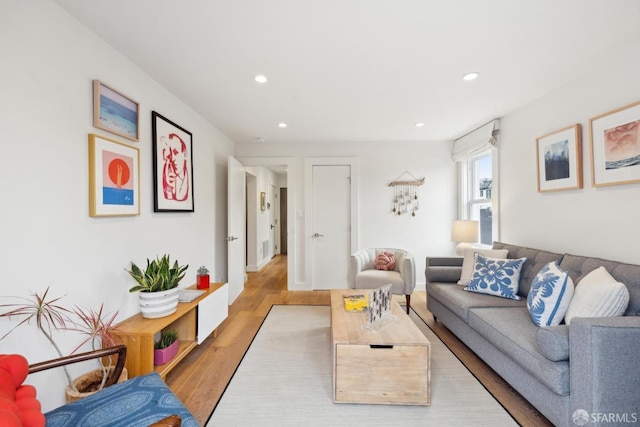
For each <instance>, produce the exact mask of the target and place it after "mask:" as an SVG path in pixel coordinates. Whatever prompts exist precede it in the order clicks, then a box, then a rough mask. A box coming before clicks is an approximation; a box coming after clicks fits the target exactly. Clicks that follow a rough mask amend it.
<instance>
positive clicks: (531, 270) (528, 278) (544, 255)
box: [493, 242, 577, 297]
mask: <svg viewBox="0 0 640 427" xmlns="http://www.w3.org/2000/svg"><path fill="white" fill-rule="evenodd" d="M493 249H507V250H508V251H509V255H507V258H512V259H517V258H526V259H527V261H526V262H525V263H524V265H523V266H522V271H521V272H520V287H519V289H518V295H520V296H522V297H526V296H527V295H529V288H530V287H531V282H532V281H533V278H534V277H536V274H538V272H539V271H540V270H542V267H544V266H545V265H547V264H548V263H550V262H552V261H558V262H560V260H561V259H562V254H557V253H554V252H547V251H541V250H539V249H531V248H527V247H524V246H517V245H510V244H507V243H501V242H494V243H493ZM560 267H562V265H561V266H560ZM562 268H563V269H564V267H562ZM565 270H566V269H565ZM572 278H573V276H572ZM573 283H577V282H576V280H575V278H573Z"/></svg>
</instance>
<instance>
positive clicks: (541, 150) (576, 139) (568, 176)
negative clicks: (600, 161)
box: [536, 124, 582, 193]
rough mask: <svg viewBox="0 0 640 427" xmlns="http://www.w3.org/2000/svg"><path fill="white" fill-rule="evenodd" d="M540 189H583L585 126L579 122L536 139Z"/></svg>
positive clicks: (540, 190) (541, 190)
mask: <svg viewBox="0 0 640 427" xmlns="http://www.w3.org/2000/svg"><path fill="white" fill-rule="evenodd" d="M536 159H537V166H538V167H537V172H538V192H541V193H542V192H546V191H560V190H575V189H578V188H582V128H581V126H580V124H575V125H572V126H569V127H566V128H564V129H560V130H557V131H555V132H551V133H549V134H546V135H543V136H541V137H539V138H536Z"/></svg>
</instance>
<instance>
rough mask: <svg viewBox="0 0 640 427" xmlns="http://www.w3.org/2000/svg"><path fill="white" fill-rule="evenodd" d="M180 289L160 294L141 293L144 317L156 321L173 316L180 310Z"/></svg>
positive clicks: (141, 307)
mask: <svg viewBox="0 0 640 427" xmlns="http://www.w3.org/2000/svg"><path fill="white" fill-rule="evenodd" d="M178 293H179V290H178V288H173V289H169V290H168V291H160V292H140V293H139V294H138V295H139V298H140V311H141V312H142V317H145V318H147V319H156V318H158V317H165V316H168V315H170V314H173V313H175V312H176V310H177V309H178Z"/></svg>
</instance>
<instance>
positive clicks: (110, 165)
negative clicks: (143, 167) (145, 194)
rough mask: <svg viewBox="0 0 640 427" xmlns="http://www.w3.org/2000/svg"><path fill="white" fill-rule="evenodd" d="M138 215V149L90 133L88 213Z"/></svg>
mask: <svg viewBox="0 0 640 427" xmlns="http://www.w3.org/2000/svg"><path fill="white" fill-rule="evenodd" d="M131 215H140V151H139V150H138V149H137V148H136V147H132V146H130V145H127V144H123V143H121V142H118V141H114V140H112V139H109V138H105V137H103V136H100V135H96V134H89V216H91V217H105V216H131Z"/></svg>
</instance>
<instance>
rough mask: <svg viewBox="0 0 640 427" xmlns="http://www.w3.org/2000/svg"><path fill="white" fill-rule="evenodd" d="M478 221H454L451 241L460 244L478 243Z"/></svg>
mask: <svg viewBox="0 0 640 427" xmlns="http://www.w3.org/2000/svg"><path fill="white" fill-rule="evenodd" d="M478 224H479V222H478V221H453V223H452V224H451V241H453V242H458V243H478Z"/></svg>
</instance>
